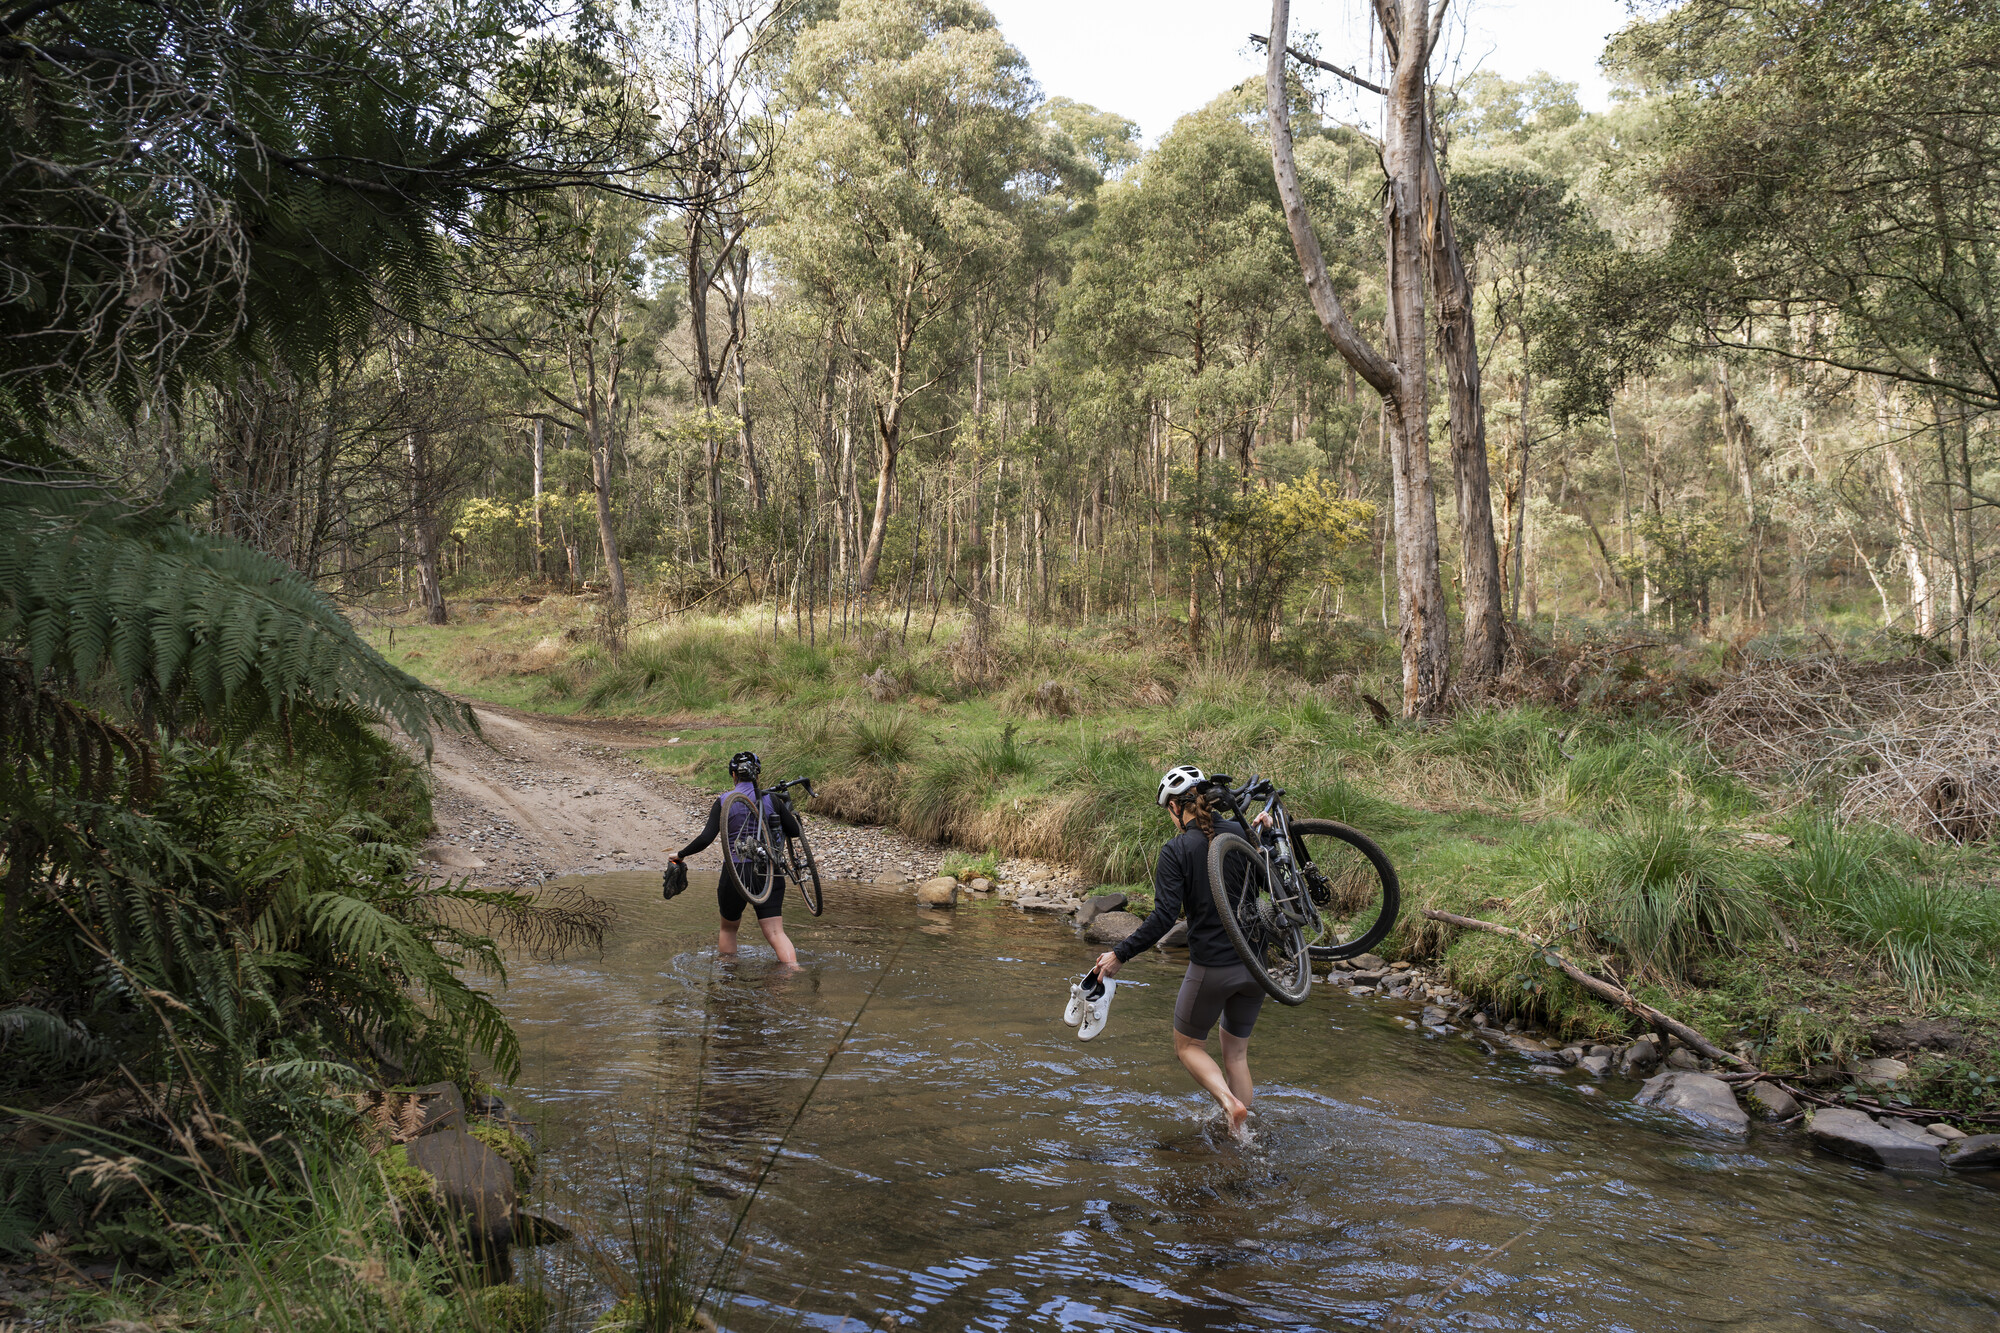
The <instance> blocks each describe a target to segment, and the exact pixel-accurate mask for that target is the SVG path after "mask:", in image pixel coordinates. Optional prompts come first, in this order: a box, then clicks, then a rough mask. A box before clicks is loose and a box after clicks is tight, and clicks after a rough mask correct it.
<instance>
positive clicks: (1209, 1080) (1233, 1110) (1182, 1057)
mask: <svg viewBox="0 0 2000 1333" xmlns="http://www.w3.org/2000/svg"><path fill="white" fill-rule="evenodd" d="M1174 1056H1175V1057H1176V1058H1177V1059H1178V1060H1179V1061H1180V1062H1181V1066H1182V1067H1183V1068H1184V1069H1186V1070H1187V1071H1188V1073H1190V1074H1192V1075H1193V1076H1194V1081H1195V1082H1197V1083H1199V1084H1201V1086H1202V1090H1203V1091H1205V1092H1207V1093H1208V1095H1209V1096H1211V1097H1213V1098H1215V1101H1216V1105H1218V1106H1220V1107H1221V1108H1222V1113H1223V1114H1224V1115H1226V1116H1228V1117H1229V1132H1230V1133H1231V1134H1234V1133H1236V1132H1238V1131H1239V1130H1241V1129H1242V1128H1243V1122H1244V1120H1245V1119H1246V1118H1248V1116H1249V1115H1250V1108H1249V1107H1248V1106H1245V1105H1244V1104H1243V1102H1242V1100H1241V1099H1240V1098H1239V1097H1237V1095H1236V1094H1235V1093H1233V1092H1231V1091H1230V1090H1229V1080H1228V1079H1227V1078H1225V1077H1223V1073H1222V1067H1221V1066H1220V1065H1218V1064H1216V1063H1215V1058H1214V1057H1213V1056H1211V1055H1210V1054H1209V1053H1208V1043H1207V1042H1204V1041H1196V1040H1195V1039H1194V1038H1193V1037H1189V1036H1186V1035H1184V1034H1182V1033H1180V1032H1175V1033H1174ZM1244 1081H1245V1082H1246V1083H1247V1082H1248V1081H1249V1070H1248V1068H1247V1067H1246V1068H1245V1070H1244Z"/></svg>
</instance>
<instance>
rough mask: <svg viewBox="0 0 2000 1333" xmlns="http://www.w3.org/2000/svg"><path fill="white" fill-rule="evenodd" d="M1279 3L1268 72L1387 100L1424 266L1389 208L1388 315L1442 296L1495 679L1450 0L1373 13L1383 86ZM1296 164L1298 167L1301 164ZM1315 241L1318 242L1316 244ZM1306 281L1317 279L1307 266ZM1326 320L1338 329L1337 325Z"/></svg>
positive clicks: (1496, 627) (1460, 481) (1496, 600)
mask: <svg viewBox="0 0 2000 1333" xmlns="http://www.w3.org/2000/svg"><path fill="white" fill-rule="evenodd" d="M1279 9H1283V10H1285V11H1287V12H1286V13H1284V14H1283V15H1282V17H1286V18H1289V6H1288V5H1283V6H1277V7H1275V8H1274V12H1273V17H1272V25H1273V33H1272V37H1271V38H1270V39H1269V40H1266V39H1264V38H1256V37H1253V38H1252V40H1253V41H1259V42H1264V44H1265V46H1266V49H1267V51H1268V52H1269V53H1270V60H1269V66H1270V76H1271V77H1277V76H1278V75H1279V74H1281V73H1282V72H1283V68H1284V57H1285V56H1290V57H1291V58H1293V59H1295V60H1298V61H1299V62H1301V63H1302V64H1304V65H1306V66H1307V67H1309V68H1312V69H1319V70H1324V71H1326V72H1328V73H1330V74H1335V75H1338V76H1339V77H1340V78H1342V79H1345V80H1346V81H1348V82H1349V83H1352V84H1354V85H1355V86H1357V87H1360V88H1363V89H1366V90H1367V91H1369V92H1372V93H1375V94H1376V95H1377V96H1380V97H1382V98H1384V99H1387V102H1388V104H1389V111H1388V113H1387V114H1386V115H1385V121H1386V122H1388V125H1389V130H1388V131H1387V132H1386V133H1385V136H1384V139H1383V152H1382V156H1381V161H1382V166H1383V170H1384V172H1385V173H1386V174H1387V175H1388V177H1389V179H1390V194H1391V196H1392V197H1393V195H1394V194H1395V192H1396V186H1395V182H1396V181H1397V180H1398V179H1399V177H1398V175H1397V173H1398V172H1399V171H1401V172H1404V173H1408V179H1407V180H1406V181H1405V182H1404V184H1405V186H1406V188H1407V190H1408V191H1409V193H1410V197H1411V201H1412V202H1411V207H1413V208H1414V209H1416V210H1417V214H1418V217H1419V227H1418V239H1419V240H1420V241H1421V243H1422V252H1421V254H1422V260H1423V267H1422V269H1421V270H1418V269H1415V268H1410V267H1401V268H1399V267H1398V264H1397V259H1396V248H1395V247H1396V241H1395V239H1394V237H1395V226H1394V223H1393V218H1394V216H1395V212H1394V208H1393V207H1392V209H1391V217H1392V225H1391V228H1390V232H1391V241H1390V247H1389V248H1390V263H1389V288H1390V291H1391V301H1390V308H1391V313H1392V314H1393V313H1395V309H1396V304H1397V300H1398V297H1397V293H1398V291H1399V290H1409V291H1412V292H1413V293H1414V296H1415V300H1416V303H1417V308H1418V310H1419V311H1420V312H1421V309H1422V307H1423V305H1424V299H1425V293H1424V287H1425V284H1426V283H1428V285H1429V292H1430V295H1431V297H1432V298H1434V299H1435V300H1436V302H1437V324H1438V335H1437V336H1438V351H1439V354H1440V355H1439V359H1440V361H1441V362H1442V363H1443V368H1444V377H1445V390H1446V398H1447V402H1448V404H1449V411H1448V421H1449V426H1450V432H1451V443H1452V472H1453V475H1454V477H1455V478H1456V481H1457V490H1458V520H1459V555H1460V559H1459V574H1458V578H1459V585H1460V588H1461V591H1462V593H1463V600H1464V619H1465V642H1464V656H1463V664H1464V670H1465V675H1466V677H1467V678H1468V679H1471V680H1474V681H1480V680H1489V679H1491V678H1493V677H1494V676H1496V675H1498V674H1499V671H1500V668H1501V664H1502V659H1503V657H1504V655H1505V651H1506V637H1505V620H1504V617H1503V614H1502V611H1501V582H1500V560H1499V551H1498V547H1497V545H1496V542H1495V538H1494V532H1493V501H1492V481H1491V478H1490V477H1489V475H1488V469H1487V458H1486V405H1485V401H1484V387H1483V380H1482V376H1481V374H1480V353H1479V334H1478V330H1477V328H1476V327H1475V323H1476V320H1475V316H1474V295H1473V288H1472V279H1471V276H1470V274H1469V273H1468V272H1467V269H1466V265H1465V257H1464V253H1463V251H1462V250H1461V248H1460V246H1459V241H1458V234H1457V228H1456V225H1455V224H1454V222H1453V219H1452V208H1451V198H1450V192H1449V191H1448V190H1447V188H1446V182H1445V174H1444V170H1443V166H1442V156H1443V147H1442V145H1441V144H1440V142H1439V139H1440V132H1439V127H1438V125H1437V118H1436V115H1435V113H1434V111H1433V106H1432V103H1433V100H1434V93H1433V92H1432V90H1431V89H1430V87H1429V84H1428V79H1429V72H1428V71H1429V66H1430V59H1431V54H1432V51H1433V50H1434V49H1435V47H1436V45H1437V40H1438V38H1439V36H1440V35H1441V34H1442V26H1441V25H1442V23H1443V19H1444V13H1445V0H1441V3H1439V5H1438V7H1437V9H1436V10H1435V11H1434V12H1429V13H1428V14H1427V13H1426V11H1423V10H1421V9H1412V8H1411V7H1410V6H1409V5H1407V4H1401V3H1392V2H1391V0H1378V3H1377V4H1376V5H1375V20H1376V23H1377V25H1378V26H1379V30H1380V32H1381V35H1382V41H1383V49H1384V51H1385V52H1386V54H1387V57H1388V60H1389V64H1390V68H1391V70H1392V74H1391V78H1390V84H1389V86H1387V87H1384V86H1383V85H1381V84H1377V83H1373V82H1371V81H1369V80H1368V79H1365V78H1363V77H1361V76H1360V75H1359V74H1357V73H1355V72H1354V71H1353V70H1350V69H1344V68H1342V67H1341V66H1339V65H1334V64H1329V63H1328V62H1326V61H1324V60H1320V59H1318V58H1317V57H1314V56H1312V55H1310V54H1307V53H1306V52H1303V51H1299V50H1297V49H1295V48H1292V47H1290V46H1289V45H1288V44H1287V42H1286V40H1285V34H1283V33H1279V32H1277V31H1276V29H1277V26H1278V19H1279V17H1281V15H1280V14H1279V13H1278V12H1277V11H1278V10H1279ZM1404 76H1408V77H1409V78H1410V80H1411V82H1410V83H1409V84H1407V85H1405V84H1403V83H1401V82H1399V80H1400V79H1401V78H1402V77H1404ZM1267 96H1269V94H1267ZM1410 99H1419V100H1418V101H1412V100H1410ZM1405 135H1408V136H1413V142H1411V143H1409V144H1407V145H1402V151H1392V149H1394V148H1395V146H1397V145H1401V144H1402V139H1403V137H1404V136H1405ZM1286 137H1287V143H1286V146H1285V154H1286V156H1287V157H1289V156H1290V155H1291V147H1290V142H1289V139H1290V130H1289V126H1287V127H1286ZM1293 171H1294V174H1296V168H1293ZM1299 216H1300V217H1301V218H1304V217H1305V216H1306V214H1305V213H1304V212H1303V210H1301V212H1300V215H1299ZM1317 248H1318V247H1317V242H1315V243H1314V249H1315V250H1317ZM1300 259H1301V263H1306V262H1307V261H1306V257H1305V255H1304V253H1303V252H1302V253H1301V256H1300ZM1308 281H1309V282H1310V281H1311V275H1310V273H1309V274H1308ZM1328 327H1329V329H1331V328H1332V326H1331V325H1329V326H1328ZM1390 341H1391V342H1395V341H1396V339H1394V338H1393V337H1392V338H1391V339H1390ZM1336 342H1338V339H1336ZM1421 342H1422V340H1421V339H1419V340H1418V343H1417V344H1416V345H1417V347H1418V348H1421ZM1345 354H1346V353H1345V349H1344V348H1343V355H1345ZM1357 369H1358V367H1357ZM1385 401H1386V400H1385ZM1426 448H1428V444H1426ZM1398 531H1399V532H1400V526H1399V528H1398ZM1399 550H1400V542H1399Z"/></svg>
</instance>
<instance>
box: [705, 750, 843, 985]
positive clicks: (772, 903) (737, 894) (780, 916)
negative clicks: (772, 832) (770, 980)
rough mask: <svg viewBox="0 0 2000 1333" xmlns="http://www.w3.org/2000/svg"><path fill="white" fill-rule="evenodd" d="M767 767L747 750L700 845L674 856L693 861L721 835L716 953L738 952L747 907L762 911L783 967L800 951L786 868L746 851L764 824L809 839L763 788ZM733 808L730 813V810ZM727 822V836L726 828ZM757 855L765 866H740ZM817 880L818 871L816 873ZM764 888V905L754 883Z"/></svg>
mask: <svg viewBox="0 0 2000 1333" xmlns="http://www.w3.org/2000/svg"><path fill="white" fill-rule="evenodd" d="M762 769H763V764H762V762H761V761H760V760H759V759H758V758H757V756H756V755H755V754H753V753H752V752H750V751H749V750H744V751H742V752H741V753H739V754H736V755H733V756H731V757H730V760H729V776H730V778H731V780H732V781H733V782H734V783H735V784H736V785H735V786H733V787H731V788H730V789H729V790H728V791H725V792H723V793H721V794H720V795H718V796H717V797H716V798H715V800H714V801H713V802H711V803H710V805H709V807H708V822H707V823H706V824H704V825H703V826H702V830H701V832H699V833H697V834H695V836H694V841H692V842H690V843H689V844H688V845H687V846H685V847H683V848H681V849H680V851H679V852H678V853H677V854H675V855H674V856H673V857H672V858H670V859H671V860H672V861H673V863H674V864H675V865H679V864H680V863H681V862H682V861H683V860H684V859H686V858H687V857H690V856H693V855H694V854H695V853H697V852H700V851H705V850H706V849H707V847H708V845H709V844H710V843H712V842H714V841H715V840H716V838H717V837H719V836H721V837H722V839H723V857H722V861H723V865H722V875H721V877H720V878H719V879H718V880H717V882H716V886H715V902H716V906H717V908H719V909H720V910H721V913H722V928H721V931H720V932H719V933H718V935H717V937H716V943H715V948H716V952H717V953H719V954H721V955H723V956H724V957H727V956H729V955H732V954H734V953H735V952H736V932H737V928H738V927H739V926H740V925H741V924H742V922H743V909H744V908H745V907H746V906H748V907H752V908H754V909H755V910H756V913H757V927H758V929H760V930H762V931H763V932H764V939H765V941H766V942H767V943H769V944H770V946H771V949H772V951H773V952H775V953H776V954H777V955H778V961H779V962H781V963H786V964H790V965H793V966H796V965H797V964H798V961H799V955H798V951H797V950H796V949H794V948H793V947H792V940H791V936H789V935H787V934H785V918H784V910H785V882H786V875H785V868H784V866H783V865H781V864H775V863H773V858H770V857H769V856H767V855H760V854H759V853H758V852H756V851H750V852H749V853H748V856H747V857H746V854H745V852H744V851H743V850H739V849H744V848H747V847H749V846H750V845H751V844H754V843H756V842H758V841H759V839H760V834H761V832H762V830H760V829H759V828H757V824H758V823H762V824H764V825H766V826H775V829H776V831H777V832H779V833H781V834H782V835H783V836H784V837H785V838H790V839H800V840H802V839H803V836H804V835H803V832H802V830H801V829H800V827H799V820H798V816H797V815H795V814H794V813H792V808H791V805H790V804H789V803H788V802H786V801H783V800H780V799H775V798H774V796H773V794H772V793H770V792H759V791H758V790H757V776H758V774H759V773H760V772H761V771H762ZM725 806H727V807H728V813H727V815H725V814H724V807H725ZM725 823H726V824H727V836H723V834H724V825H725ZM750 857H754V858H755V859H756V860H759V861H763V862H764V864H761V865H758V864H739V862H742V861H746V860H747V859H748V858H750ZM814 878H815V879H816V878H817V872H816V871H815V872H814ZM752 884H755V885H758V886H760V890H761V892H762V893H763V901H761V902H758V901H755V900H754V896H753V894H754V892H756V891H753V890H748V889H747V888H746V886H748V885H752ZM817 888H818V885H817V884H812V885H809V886H807V889H808V891H809V892H816V891H817Z"/></svg>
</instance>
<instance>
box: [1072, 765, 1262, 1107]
mask: <svg viewBox="0 0 2000 1333" xmlns="http://www.w3.org/2000/svg"><path fill="white" fill-rule="evenodd" d="M1206 785H1207V779H1206V778H1205V777H1204V776H1203V775H1202V772H1201V770H1200V769H1198V768H1194V767H1191V766H1189V765H1186V764H1183V765H1180V766H1179V767H1176V768H1170V769H1168V770H1167V773H1166V776H1164V777H1162V778H1161V779H1160V787H1159V792H1158V794H1157V795H1156V797H1155V798H1154V799H1155V800H1156V802H1157V803H1158V804H1160V805H1163V806H1165V807H1166V810H1167V813H1168V814H1169V815H1171V816H1172V817H1173V821H1174V827H1175V828H1177V829H1179V830H1180V833H1179V834H1178V835H1177V836H1176V837H1174V838H1173V839H1172V840H1171V841H1169V842H1168V843H1167V845H1166V846H1164V847H1162V848H1161V849H1160V855H1159V859H1158V861H1157V862H1156V864H1155V867H1154V871H1153V910H1152V913H1151V914H1150V915H1149V916H1147V918H1146V919H1145V921H1144V922H1143V923H1141V925H1140V926H1139V928H1138V929H1137V930H1135V931H1133V932H1132V933H1131V934H1130V935H1128V936H1126V937H1125V938H1124V939H1123V940H1121V941H1119V943H1118V944H1116V945H1114V946H1113V947H1112V948H1110V949H1108V950H1106V951H1105V952H1104V953H1102V954H1100V955H1099V956H1098V959H1097V965H1096V967H1095V968H1093V969H1092V970H1093V971H1095V972H1096V973H1097V974H1098V975H1099V976H1103V977H1114V976H1116V975H1118V969H1119V968H1121V967H1123V966H1124V965H1125V964H1126V963H1128V962H1130V961H1131V960H1132V959H1133V958H1135V957H1137V956H1138V955H1139V954H1141V953H1143V952H1145V951H1146V950H1147V949H1150V948H1152V947H1153V946H1154V945H1155V944H1157V943H1159V941H1160V937H1161V936H1163V935H1165V934H1166V933H1167V931H1168V930H1169V929H1171V928H1172V927H1173V924H1174V922H1175V921H1176V920H1178V919H1179V918H1180V916H1181V914H1182V912H1183V911H1185V912H1186V913H1187V920H1188V936H1187V938H1188V958H1189V961H1188V970H1187V975H1186V977H1185V978H1183V979H1182V981H1181V991H1180V996H1179V998H1178V999H1176V1000H1175V1001H1174V1056H1175V1058H1177V1059H1178V1060H1179V1061H1180V1062H1181V1065H1182V1066H1183V1067H1184V1068H1185V1069H1186V1070H1187V1071H1188V1073H1189V1074H1191V1075H1193V1077H1194V1081H1195V1082H1196V1083H1198V1084H1200V1085H1201V1087H1202V1088H1203V1090H1204V1091H1206V1092H1207V1093H1208V1094H1209V1095H1210V1096H1211V1097H1213V1098H1215V1100H1216V1102H1217V1104H1218V1105H1220V1106H1221V1107H1222V1113H1223V1114H1224V1115H1225V1116H1227V1117H1228V1118H1229V1130H1230V1132H1231V1133H1232V1134H1235V1133H1240V1132H1241V1131H1242V1129H1243V1122H1244V1121H1245V1120H1246V1119H1248V1118H1249V1115H1250V1102H1251V1099H1252V1098H1253V1097H1254V1096H1255V1092H1256V1090H1255V1087H1254V1085H1253V1084H1252V1083H1251V1080H1250V1033H1251V1030H1252V1029H1254V1028H1255V1027H1256V1026H1257V1013H1258V1011H1259V1010H1260V1009H1262V1008H1263V1007H1264V987H1263V985H1262V984H1261V983H1260V982H1259V981H1258V980H1257V978H1256V977H1255V976H1254V975H1252V973H1251V971H1250V969H1249V967H1248V966H1246V965H1245V964H1244V961H1243V958H1242V956H1241V955H1240V954H1238V953H1237V951H1236V946H1235V945H1234V944H1232V943H1231V942H1230V939H1229V935H1228V933H1227V932H1226V930H1225V928H1224V925H1223V922H1222V919H1221V918H1220V916H1218V915H1217V913H1216V910H1215V899H1214V893H1213V891H1212V890H1211V888H1210V886H1209V845H1210V843H1211V842H1213V841H1214V839H1215V836H1216V835H1217V834H1218V833H1233V834H1235V835H1237V836H1238V837H1243V836H1245V834H1246V832H1247V831H1246V830H1245V829H1244V827H1243V825H1242V824H1240V823H1238V822H1236V821H1235V820H1233V819H1218V818H1217V817H1216V811H1215V809H1214V806H1213V804H1212V802H1211V801H1210V799H1209V796H1208V793H1207V791H1206V790H1205V788H1206ZM1269 820H1270V816H1269V815H1259V816H1258V817H1257V823H1258V824H1259V825H1260V826H1261V825H1268V823H1269ZM1217 1019H1220V1020H1221V1022H1222V1064H1221V1065H1220V1066H1218V1065H1217V1064H1216V1063H1215V1059H1214V1057H1212V1056H1210V1055H1209V1053H1208V1034H1209V1032H1210V1031H1211V1030H1212V1029H1213V1028H1214V1027H1215V1025H1216V1020H1217Z"/></svg>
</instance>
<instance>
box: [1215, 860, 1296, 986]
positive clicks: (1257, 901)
mask: <svg viewBox="0 0 2000 1333" xmlns="http://www.w3.org/2000/svg"><path fill="white" fill-rule="evenodd" d="M1208 889H1209V895H1210V897H1211V899H1212V900H1213V901H1214V903H1215V914H1216V915H1217V916H1219V917H1221V918H1222V929H1223V931H1224V932H1225V933H1226V934H1228V936H1229V942H1230V943H1231V944H1233V945H1235V946H1236V954H1237V956H1238V957H1240V958H1241V959H1242V960H1243V962H1244V964H1245V965H1246V966H1247V967H1249V969H1250V975H1252V976H1254V977H1256V978H1257V984H1258V985H1260V986H1262V987H1263V988H1264V990H1265V991H1266V992H1267V993H1268V994H1269V995H1270V996H1271V998H1272V999H1274V1000H1279V1001H1281V1002H1283V1003H1285V1004H1303V1003H1305V998H1306V996H1307V994H1308V993H1310V992H1311V990H1312V959H1311V957H1310V956H1309V955H1308V954H1307V953H1306V936H1305V931H1304V929H1302V928H1301V927H1300V925H1299V924H1298V921H1297V919H1296V918H1295V917H1294V915H1293V914H1292V913H1290V912H1287V911H1286V910H1285V909H1284V906H1283V904H1282V902H1281V901H1280V897H1279V895H1280V892H1281V891H1280V890H1279V888H1278V886H1277V884H1276V883H1275V881H1274V880H1273V879H1272V877H1271V868H1270V865H1269V863H1267V862H1266V861H1265V859H1264V856H1263V854H1262V853H1261V852H1259V851H1258V850H1257V849H1256V848H1255V847H1253V846H1251V845H1250V843H1249V841H1248V840H1246V839H1244V838H1241V837H1238V836H1237V835H1236V834H1234V833H1218V834H1216V835H1215V837H1214V838H1213V839H1211V840H1210V842H1209V844H1208Z"/></svg>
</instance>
